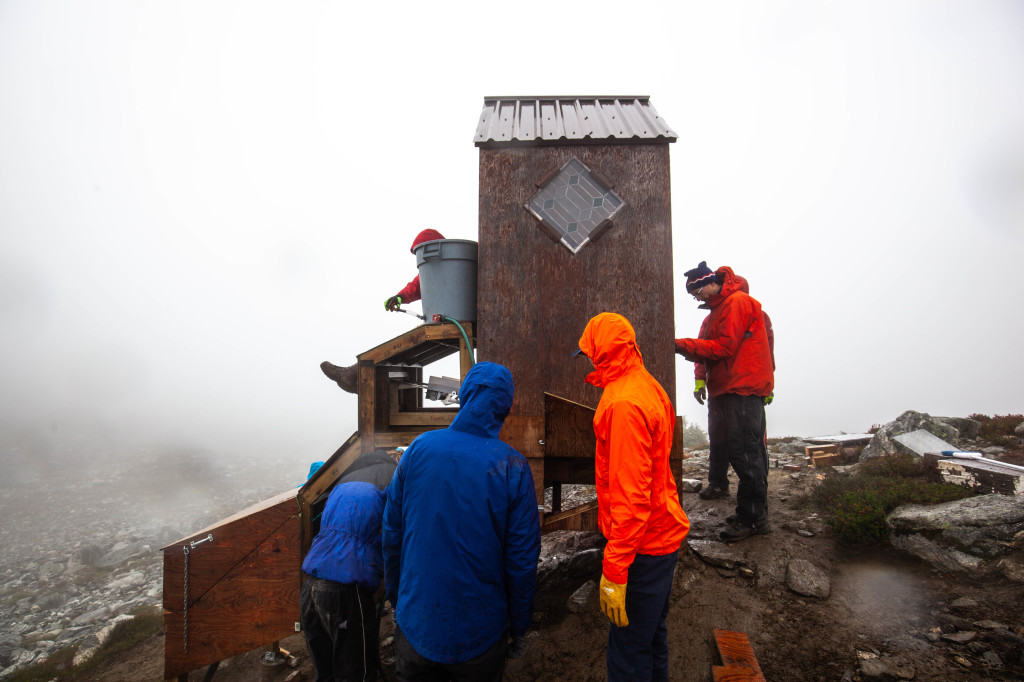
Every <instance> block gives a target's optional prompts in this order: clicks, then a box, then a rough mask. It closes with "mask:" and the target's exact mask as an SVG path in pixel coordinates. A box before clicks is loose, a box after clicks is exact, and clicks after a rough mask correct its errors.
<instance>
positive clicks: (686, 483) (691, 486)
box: [679, 478, 702, 493]
mask: <svg viewBox="0 0 1024 682" xmlns="http://www.w3.org/2000/svg"><path fill="white" fill-rule="evenodd" d="M701 487H702V483H701V481H700V479H697V478H682V479H680V480H679V492H683V493H696V492H699V491H700V489H701Z"/></svg>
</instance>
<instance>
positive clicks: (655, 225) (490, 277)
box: [477, 143, 675, 457]
mask: <svg viewBox="0 0 1024 682" xmlns="http://www.w3.org/2000/svg"><path fill="white" fill-rule="evenodd" d="M574 156H575V157H576V158H578V159H579V160H580V161H582V162H583V163H584V164H585V165H587V166H588V167H589V168H590V169H591V170H594V171H597V172H598V173H600V174H601V175H602V176H604V177H605V178H607V179H608V180H609V181H610V182H611V183H612V184H613V189H614V190H615V192H616V194H618V195H619V196H620V197H621V198H622V199H623V200H624V202H625V204H626V205H625V207H624V208H623V209H622V210H621V211H620V212H619V214H618V215H617V216H616V217H615V220H614V223H613V225H612V227H611V228H610V229H608V230H606V231H605V232H604V233H603V234H602V235H601V236H600V238H599V239H598V240H597V241H596V242H594V243H592V244H589V245H587V246H585V247H584V248H583V249H582V250H580V252H579V253H576V254H573V253H572V252H571V251H570V250H569V249H567V248H565V246H563V245H562V244H559V243H556V242H554V241H552V240H551V239H550V238H549V237H548V236H546V234H545V233H544V231H543V230H542V229H541V228H540V227H539V225H538V223H537V220H536V219H535V218H534V217H533V216H532V215H531V214H530V213H529V212H528V211H527V210H526V209H525V208H524V207H523V205H524V204H526V203H527V202H528V201H529V199H530V197H531V196H533V194H534V193H535V192H536V191H537V187H536V183H539V182H542V181H543V180H544V179H545V178H546V177H547V176H548V175H549V174H550V173H551V172H552V171H553V170H556V169H557V168H559V167H560V166H562V165H563V164H564V163H566V162H567V161H568V160H569V159H571V158H572V157H574ZM479 215H480V226H479V242H480V249H479V263H478V282H477V286H478V289H477V292H478V293H477V298H478V313H477V352H478V359H480V360H493V361H495V362H501V363H502V364H505V365H506V366H507V367H508V368H509V369H510V370H511V371H512V375H513V377H514V379H515V383H516V397H515V403H514V405H513V407H512V412H511V414H510V416H509V419H508V421H507V422H506V426H505V430H504V431H503V433H502V437H503V438H504V439H505V440H506V441H507V442H509V443H510V444H512V445H513V446H514V447H516V448H517V449H519V450H520V451H521V452H523V454H525V455H526V456H527V457H543V455H544V453H543V449H542V446H541V445H540V441H541V440H543V438H544V436H543V422H544V393H545V392H548V393H552V394H554V395H557V396H561V397H563V398H567V399H569V400H572V401H575V402H578V403H581V404H583V405H588V406H590V407H596V406H597V403H598V400H599V399H600V391H599V390H598V389H596V388H594V387H592V386H590V385H589V384H586V383H585V382H584V378H585V377H586V375H587V373H588V372H590V371H591V369H592V368H591V365H590V362H589V361H588V360H587V359H586V358H583V357H577V358H572V359H570V358H569V355H570V354H571V353H572V352H573V351H574V350H576V347H577V346H576V342H577V341H578V339H579V337H580V334H582V332H583V328H584V327H585V326H586V323H587V320H589V319H590V318H591V317H592V316H594V315H596V314H597V313H600V312H605V311H608V312H617V313H621V314H622V315H624V316H625V317H627V318H628V319H629V320H630V322H632V324H633V326H634V328H635V329H636V332H637V339H638V343H639V346H640V350H641V352H642V353H643V356H644V363H645V365H646V366H647V369H648V370H649V371H650V372H651V373H652V374H653V375H654V377H655V378H656V379H657V380H658V381H659V382H660V383H661V385H662V386H663V387H664V388H665V390H666V391H667V392H668V394H669V396H670V398H672V399H673V401H674V400H675V358H674V346H673V339H674V336H675V329H674V314H673V310H674V298H673V273H672V220H671V204H670V183H669V148H668V144H667V143H660V144H659V143H652V144H628V145H623V144H615V145H601V144H592V145H574V146H573V145H570V146H549V147H501V148H481V149H480V213H479Z"/></svg>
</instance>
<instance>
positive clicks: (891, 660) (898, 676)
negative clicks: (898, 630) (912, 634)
mask: <svg viewBox="0 0 1024 682" xmlns="http://www.w3.org/2000/svg"><path fill="white" fill-rule="evenodd" d="M860 675H861V679H863V680H865V681H867V680H872V681H877V682H891V681H892V680H912V679H914V676H915V675H917V671H916V670H915V669H914V666H912V665H911V664H910V662H909V661H907V660H906V659H905V658H902V657H900V656H879V657H878V658H868V659H865V660H862V661H861V663H860Z"/></svg>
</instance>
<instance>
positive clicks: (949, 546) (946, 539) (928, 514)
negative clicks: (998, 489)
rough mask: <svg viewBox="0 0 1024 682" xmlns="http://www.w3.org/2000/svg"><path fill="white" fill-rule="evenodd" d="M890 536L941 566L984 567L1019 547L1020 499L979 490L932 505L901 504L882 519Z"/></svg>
mask: <svg viewBox="0 0 1024 682" xmlns="http://www.w3.org/2000/svg"><path fill="white" fill-rule="evenodd" d="M886 524H887V525H888V526H889V529H890V531H891V533H890V541H891V542H892V544H893V545H894V546H895V547H898V548H900V549H902V550H904V551H906V552H908V553H910V554H913V555H915V556H917V557H919V558H921V559H924V560H925V561H927V562H928V563H930V564H932V565H933V566H935V567H936V568H938V569H939V570H942V571H947V572H961V571H970V572H975V571H981V572H990V571H993V570H995V568H996V567H997V566H998V565H999V559H1001V558H1004V557H1005V556H1006V555H1008V554H1009V553H1011V552H1016V551H1019V550H1018V549H1016V548H1015V546H1014V544H1013V543H1014V539H1015V537H1016V536H1019V534H1020V533H1021V532H1024V499H1021V498H1019V497H1016V496H1010V495H979V496H977V497H969V498H967V499H964V500H956V501H954V502H946V503H943V504H936V505H905V506H902V507H898V508H897V509H895V510H894V511H893V512H892V513H891V514H890V515H889V516H888V518H887V519H886Z"/></svg>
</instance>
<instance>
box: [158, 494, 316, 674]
mask: <svg viewBox="0 0 1024 682" xmlns="http://www.w3.org/2000/svg"><path fill="white" fill-rule="evenodd" d="M291 502H292V510H293V511H292V514H291V515H290V516H289V517H288V518H287V519H286V520H285V521H284V523H282V524H281V525H280V526H279V527H278V528H277V529H275V530H274V531H273V532H271V533H270V535H269V536H265V537H264V538H262V539H261V540H262V541H260V542H258V543H256V544H254V545H253V546H252V547H251V549H250V551H249V552H248V553H247V554H246V555H245V556H244V557H243V558H242V559H241V561H238V562H237V563H235V564H234V565H232V566H231V567H230V570H229V571H228V572H227V573H226V574H225V575H224V576H223V577H222V578H221V579H220V580H218V581H217V582H216V583H215V584H214V585H212V586H210V588H209V589H207V590H206V591H204V592H203V593H202V595H200V596H199V597H198V598H197V599H196V600H195V601H192V603H191V604H190V606H189V608H188V630H187V636H188V646H187V650H186V646H185V634H186V633H185V610H184V608H183V604H182V602H181V601H179V602H178V603H177V604H176V605H175V604H174V600H173V599H170V600H169V599H168V598H167V596H166V593H167V582H168V577H170V576H171V575H174V574H176V573H177V572H176V571H172V572H170V573H168V572H167V570H166V567H167V562H166V558H167V555H166V554H165V575H164V582H165V600H164V628H165V644H164V676H165V678H170V677H175V676H178V675H181V674H184V673H187V672H188V671H189V670H195V669H196V668H199V667H202V666H205V665H209V664H211V663H214V662H216V661H221V660H223V659H225V658H229V657H231V656H236V655H238V654H241V653H244V652H246V651H251V650H252V649H255V648H258V647H261V646H266V645H268V644H270V643H272V642H274V641H276V640H279V639H283V638H284V637H286V636H288V635H290V634H293V633H294V632H295V624H296V623H297V622H298V620H299V585H300V582H299V578H300V568H301V563H300V558H299V518H298V510H297V507H295V505H294V500H292V501H291ZM215 561H216V557H214V556H213V554H212V553H210V552H204V551H202V550H200V549H197V550H196V551H194V552H193V554H192V556H191V557H190V561H189V563H190V576H191V575H192V570H195V571H196V572H197V573H198V574H201V573H202V572H203V571H204V570H205V568H204V567H205V566H206V565H207V564H209V563H213V562H215ZM179 589H180V588H179ZM192 594H193V592H192V580H190V584H189V595H190V597H191V595H192ZM181 595H182V593H181V592H180V591H179V592H178V596H179V598H180V597H181ZM190 601H191V600H190Z"/></svg>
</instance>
